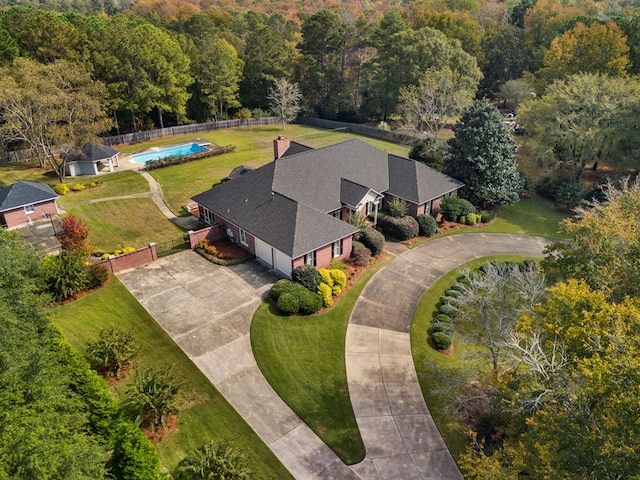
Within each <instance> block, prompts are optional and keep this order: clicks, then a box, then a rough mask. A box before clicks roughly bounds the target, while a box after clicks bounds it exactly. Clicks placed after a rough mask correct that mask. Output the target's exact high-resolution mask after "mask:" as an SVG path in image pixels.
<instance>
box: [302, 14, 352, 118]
mask: <svg viewBox="0 0 640 480" xmlns="http://www.w3.org/2000/svg"><path fill="white" fill-rule="evenodd" d="M343 29H344V26H343V24H342V20H341V19H340V17H339V16H338V15H337V14H336V13H334V12H332V11H331V10H326V9H325V10H320V11H319V12H317V13H314V14H313V15H310V16H309V17H307V18H305V19H304V20H303V21H302V43H301V44H300V45H299V48H300V51H301V52H302V55H303V59H302V61H303V72H302V75H301V76H302V82H301V85H302V89H303V93H304V97H305V98H306V99H308V101H311V99H314V100H313V103H314V107H315V108H316V110H317V112H318V113H319V114H320V115H324V114H325V113H326V112H327V103H328V101H329V97H330V95H331V94H334V95H335V94H336V92H338V90H339V85H336V84H335V83H336V80H337V79H339V78H340V74H339V73H340V69H341V55H340V53H341V51H342V48H343V40H344V36H343Z"/></svg>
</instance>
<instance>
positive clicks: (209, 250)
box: [198, 240, 227, 260]
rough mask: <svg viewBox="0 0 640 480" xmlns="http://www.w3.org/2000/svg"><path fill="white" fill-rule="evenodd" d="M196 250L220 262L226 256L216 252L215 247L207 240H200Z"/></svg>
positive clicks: (218, 251)
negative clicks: (198, 249)
mask: <svg viewBox="0 0 640 480" xmlns="http://www.w3.org/2000/svg"><path fill="white" fill-rule="evenodd" d="M198 248H201V249H202V250H204V251H205V252H207V253H209V254H211V255H213V256H214V257H216V258H219V259H221V260H224V259H225V258H227V255H225V254H224V253H222V252H221V251H220V250H218V249H217V248H216V246H215V245H211V244H210V243H209V240H201V241H200V242H198Z"/></svg>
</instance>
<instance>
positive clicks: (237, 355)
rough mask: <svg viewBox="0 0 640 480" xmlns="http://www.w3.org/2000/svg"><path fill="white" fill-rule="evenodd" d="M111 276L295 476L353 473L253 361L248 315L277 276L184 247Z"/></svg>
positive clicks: (341, 476)
mask: <svg viewBox="0 0 640 480" xmlns="http://www.w3.org/2000/svg"><path fill="white" fill-rule="evenodd" d="M118 277H119V278H120V280H121V281H122V283H123V284H124V285H125V286H126V287H127V288H128V289H129V291H130V292H131V293H132V294H133V295H134V296H135V297H136V298H137V299H138V301H139V302H140V303H141V304H142V305H143V306H144V307H145V308H146V309H147V311H148V312H149V313H150V314H151V315H152V316H153V317H154V318H155V320H156V321H157V322H158V323H159V324H160V326H161V327H162V328H163V329H164V330H165V331H166V332H167V333H168V334H169V335H170V336H171V337H172V338H173V340H174V341H175V342H176V343H177V344H178V345H179V346H180V348H182V350H183V351H184V352H185V353H186V354H187V355H188V356H189V358H190V359H191V360H192V361H193V362H194V363H195V364H196V365H197V366H198V368H200V370H201V371H202V372H203V373H204V374H205V375H206V376H207V378H208V379H209V380H210V381H211V383H213V384H214V385H215V386H216V388H217V389H218V390H219V391H220V393H221V394H222V395H223V396H224V397H225V398H226V399H227V401H228V402H229V403H230V404H231V405H232V406H233V407H234V408H235V409H236V411H237V412H238V413H239V414H240V415H241V416H242V417H243V418H244V419H245V421H246V422H247V423H248V424H249V425H250V426H251V428H253V430H254V431H255V432H256V433H257V434H258V435H259V436H260V438H262V440H263V441H264V442H265V443H266V444H267V445H268V446H269V448H270V449H271V450H272V451H273V452H274V453H275V455H276V456H277V457H278V458H279V459H280V461H281V462H282V463H283V464H284V466H285V467H286V468H287V469H288V470H289V471H290V472H291V474H292V475H293V476H294V477H295V478H296V479H309V480H312V479H318V480H325V479H326V480H328V479H347V480H348V479H357V476H356V475H355V474H354V473H353V472H352V471H351V469H350V468H349V467H347V466H345V465H344V463H342V461H341V460H340V459H339V458H338V457H337V455H336V454H335V453H334V452H333V451H332V450H331V449H329V447H327V446H326V445H325V444H324V443H323V442H322V440H320V438H318V436H317V435H316V434H315V433H313V431H311V429H310V428H309V427H307V425H306V424H304V423H303V422H302V421H301V420H300V418H299V417H298V416H297V415H296V414H295V413H294V412H293V411H292V410H291V409H290V408H289V407H288V405H287V404H286V403H284V402H283V401H282V399H281V398H280V397H279V396H278V394H277V393H276V392H275V391H274V390H273V389H272V388H271V386H270V385H269V383H268V382H267V381H266V379H265V378H264V376H263V375H262V373H261V372H260V369H259V368H258V366H257V364H256V361H255V359H254V357H253V352H252V350H251V342H250V340H249V328H250V325H251V319H252V317H253V313H254V312H255V310H256V308H257V307H258V305H260V302H261V298H262V295H264V294H265V293H266V292H267V291H268V290H269V288H270V287H271V285H272V283H273V282H274V281H275V280H276V278H275V277H273V276H272V275H271V274H270V273H269V272H268V271H267V269H266V268H264V267H262V266H261V265H259V264H257V263H256V262H247V263H245V264H242V265H236V266H233V267H220V266H218V265H214V264H212V263H210V262H208V261H207V260H205V259H203V258H202V257H201V256H200V255H198V254H197V253H195V252H192V251H187V252H181V253H178V254H175V255H171V256H169V257H165V258H161V259H159V260H158V261H156V262H153V263H149V264H147V265H144V266H142V267H139V268H136V269H132V270H129V271H125V272H122V273H120V274H118Z"/></svg>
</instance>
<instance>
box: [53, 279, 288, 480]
mask: <svg viewBox="0 0 640 480" xmlns="http://www.w3.org/2000/svg"><path fill="white" fill-rule="evenodd" d="M53 321H54V323H55V324H56V325H58V326H59V327H60V328H61V329H62V331H63V333H64V335H65V337H66V339H67V340H68V341H69V343H70V344H71V346H72V347H73V348H74V349H76V350H77V351H79V352H81V353H84V352H85V346H86V343H87V341H88V340H91V339H95V338H97V336H98V334H99V332H100V330H101V329H103V328H106V327H110V326H113V325H119V326H121V327H122V328H124V329H127V330H128V329H133V330H134V331H135V335H136V338H137V339H138V342H139V345H140V355H139V357H138V360H137V364H138V365H157V364H158V363H159V362H163V363H166V364H170V365H174V366H175V368H176V371H177V373H178V374H179V375H180V376H181V378H183V379H184V380H185V382H186V383H185V388H184V390H183V392H182V393H181V394H180V399H179V409H180V413H179V415H178V427H177V429H176V430H175V431H174V432H173V434H172V435H171V436H170V437H168V438H167V439H165V440H163V441H162V442H161V443H159V444H158V445H157V449H158V453H159V454H160V458H161V460H162V464H163V466H164V467H165V468H167V469H168V470H172V469H173V468H174V467H175V466H176V464H177V463H178V462H179V461H180V460H181V459H182V458H183V457H184V456H185V454H186V453H187V452H188V451H190V450H192V449H194V448H197V447H199V446H200V445H202V444H203V443H205V442H207V441H209V440H214V441H217V442H223V441H227V440H229V441H232V442H233V444H234V445H236V446H237V447H238V448H239V449H240V450H241V451H242V452H243V453H244V454H245V455H246V456H247V458H248V460H249V463H250V464H251V468H252V470H253V472H254V478H257V479H265V480H266V479H275V478H277V479H287V478H292V477H291V475H290V474H289V473H288V471H287V470H286V469H285V468H284V466H283V465H282V464H281V463H280V461H279V460H278V459H277V458H276V457H275V456H274V455H273V454H272V453H271V451H270V450H269V448H268V447H267V446H266V445H265V444H264V443H263V442H262V440H260V438H259V437H258V436H257V435H256V434H255V433H254V432H253V430H251V428H250V427H249V426H248V425H247V424H246V423H245V422H244V420H243V419H242V418H241V417H240V415H238V414H237V413H236V411H235V410H234V409H233V408H232V407H231V405H229V404H228V403H227V401H226V400H225V399H224V398H223V397H222V395H220V393H219V392H218V391H217V390H216V389H215V387H214V386H213V385H212V384H211V383H210V382H209V380H207V378H206V377H205V376H204V375H203V374H202V373H201V372H200V370H199V369H198V368H197V367H196V366H195V365H194V364H193V363H192V362H191V360H189V359H188V358H187V356H186V355H185V354H184V353H183V352H182V350H181V349H180V347H178V346H177V345H176V344H175V343H174V342H173V340H171V338H170V337H169V336H168V335H167V334H166V333H165V332H164V330H162V328H160V326H159V325H158V324H157V323H156V322H155V320H154V319H153V318H152V317H151V316H150V315H149V313H147V311H146V310H145V309H144V307H143V306H142V305H140V304H139V303H138V302H137V301H136V299H135V298H134V297H133V296H132V295H131V294H130V293H129V291H128V290H127V289H126V288H125V287H124V285H122V283H120V281H119V280H118V279H117V278H115V277H112V278H111V280H110V281H109V283H108V284H107V285H106V286H105V287H103V288H102V289H100V290H97V291H95V292H92V293H90V294H89V295H86V296H84V297H82V298H80V299H78V300H76V301H74V302H71V303H68V304H65V305H60V306H58V307H56V309H55V311H54V312H53ZM128 386H129V380H124V381H122V382H121V383H120V384H118V385H117V388H115V389H114V395H115V396H116V397H117V398H119V399H120V400H122V398H124V396H125V394H126V393H125V392H126V390H127V388H128Z"/></svg>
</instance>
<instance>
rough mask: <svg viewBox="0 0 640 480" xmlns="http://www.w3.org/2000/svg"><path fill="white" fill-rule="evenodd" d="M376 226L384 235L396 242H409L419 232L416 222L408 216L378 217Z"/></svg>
mask: <svg viewBox="0 0 640 480" xmlns="http://www.w3.org/2000/svg"><path fill="white" fill-rule="evenodd" d="M378 225H379V226H380V228H382V231H383V232H384V233H386V234H387V235H390V236H392V237H394V238H397V239H398V240H409V239H410V238H413V237H416V236H418V232H419V230H420V227H419V225H418V222H417V220H416V219H415V218H413V217H411V216H409V215H407V216H404V217H402V218H396V217H391V216H387V215H379V216H378Z"/></svg>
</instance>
